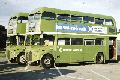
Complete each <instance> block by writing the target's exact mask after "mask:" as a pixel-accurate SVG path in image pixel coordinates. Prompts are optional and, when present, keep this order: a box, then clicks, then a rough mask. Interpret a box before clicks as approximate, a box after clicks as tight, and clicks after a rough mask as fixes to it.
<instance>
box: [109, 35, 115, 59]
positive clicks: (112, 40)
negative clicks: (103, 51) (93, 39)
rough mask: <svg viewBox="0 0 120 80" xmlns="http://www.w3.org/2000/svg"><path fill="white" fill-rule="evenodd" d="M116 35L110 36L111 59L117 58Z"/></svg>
mask: <svg viewBox="0 0 120 80" xmlns="http://www.w3.org/2000/svg"><path fill="white" fill-rule="evenodd" d="M116 56H117V54H116V37H110V38H109V59H110V60H116V59H117V57H116Z"/></svg>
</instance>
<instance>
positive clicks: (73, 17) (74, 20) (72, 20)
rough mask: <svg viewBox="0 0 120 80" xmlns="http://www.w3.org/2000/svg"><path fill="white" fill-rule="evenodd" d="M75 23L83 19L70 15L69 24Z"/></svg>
mask: <svg viewBox="0 0 120 80" xmlns="http://www.w3.org/2000/svg"><path fill="white" fill-rule="evenodd" d="M76 21H83V17H82V16H74V15H71V22H76Z"/></svg>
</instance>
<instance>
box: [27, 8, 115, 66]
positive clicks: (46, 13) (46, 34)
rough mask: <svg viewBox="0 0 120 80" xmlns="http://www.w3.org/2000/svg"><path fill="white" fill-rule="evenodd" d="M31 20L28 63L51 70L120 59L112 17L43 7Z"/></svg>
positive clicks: (28, 31) (29, 24)
mask: <svg viewBox="0 0 120 80" xmlns="http://www.w3.org/2000/svg"><path fill="white" fill-rule="evenodd" d="M28 18H29V21H28V25H27V26H26V37H25V45H26V49H25V56H26V61H27V62H36V61H38V62H40V64H41V65H42V66H43V67H44V68H50V67H53V66H54V63H79V62H94V63H105V62H106V61H110V60H114V61H116V60H117V28H116V23H115V20H114V18H113V17H111V16H105V15H99V14H91V13H83V12H77V11H69V10H60V9H55V8H47V7H42V8H39V9H37V10H36V11H34V12H32V13H31V14H29V17H28Z"/></svg>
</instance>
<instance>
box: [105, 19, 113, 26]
mask: <svg viewBox="0 0 120 80" xmlns="http://www.w3.org/2000/svg"><path fill="white" fill-rule="evenodd" d="M105 25H110V26H112V25H113V21H112V19H105Z"/></svg>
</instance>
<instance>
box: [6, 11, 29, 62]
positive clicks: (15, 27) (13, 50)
mask: <svg viewBox="0 0 120 80" xmlns="http://www.w3.org/2000/svg"><path fill="white" fill-rule="evenodd" d="M28 15H29V14H28V13H18V14H16V15H15V16H12V17H11V18H10V19H9V23H8V28H7V42H6V43H7V48H6V56H7V58H8V61H10V62H11V63H20V64H24V63H25V45H24V41H25V35H26V25H27V24H26V23H27V22H28Z"/></svg>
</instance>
